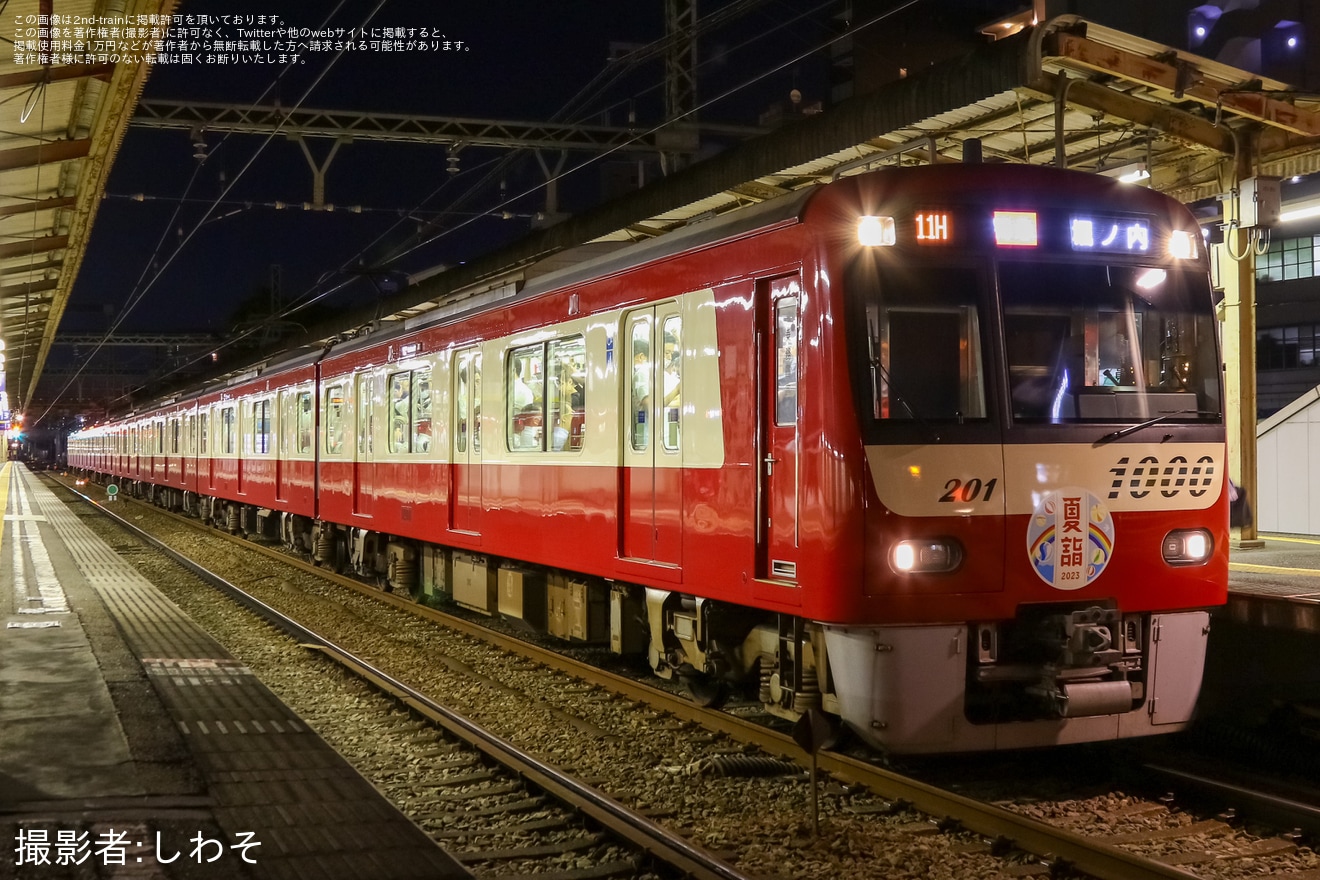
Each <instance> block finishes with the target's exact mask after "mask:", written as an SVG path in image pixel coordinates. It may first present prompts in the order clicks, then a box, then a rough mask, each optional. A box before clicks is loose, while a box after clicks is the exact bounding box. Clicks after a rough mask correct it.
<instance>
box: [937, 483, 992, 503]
mask: <svg viewBox="0 0 1320 880" xmlns="http://www.w3.org/2000/svg"><path fill="white" fill-rule="evenodd" d="M998 484H999V478H998V477H994V478H992V479H989V480H985V481H982V480H980V479H978V478H976V477H973V478H972V479H970V480H966V481H964V480H960V479H957V478H955V479H952V480H949V481H948V482H947V483H945V484H944V494H943V495H941V496H940V501H947V502H951V503H952V502H962V503H964V504H967V503H969V502H972V501H989V500H990V496H991V495H993V494H994V493H995V486H997V485H998Z"/></svg>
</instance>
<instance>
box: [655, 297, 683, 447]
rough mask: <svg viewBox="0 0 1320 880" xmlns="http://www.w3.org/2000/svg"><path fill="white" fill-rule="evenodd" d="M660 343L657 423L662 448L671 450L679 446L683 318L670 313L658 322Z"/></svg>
mask: <svg viewBox="0 0 1320 880" xmlns="http://www.w3.org/2000/svg"><path fill="white" fill-rule="evenodd" d="M661 330H662V331H663V333H662V338H663V343H664V360H663V361H662V362H661V365H660V370H661V373H660V376H661V382H662V388H661V393H663V394H664V397H663V398H662V400H661V405H660V406H661V408H660V413H661V423H662V424H663V425H664V433H663V435H662V436H661V442H662V443H663V444H664V448H665V449H667V450H669V451H671V452H673V451H674V450H677V449H678V448H679V439H680V438H679V428H680V425H681V422H680V420H679V410H680V409H681V408H682V406H683V400H682V394H683V334H682V330H683V319H682V318H680V317H679V316H678V315H670V316H669V317H668V318H665V321H664V324H662V325H661Z"/></svg>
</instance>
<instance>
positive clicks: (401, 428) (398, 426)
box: [389, 372, 412, 452]
mask: <svg viewBox="0 0 1320 880" xmlns="http://www.w3.org/2000/svg"><path fill="white" fill-rule="evenodd" d="M409 378H410V377H409V374H408V373H406V372H404V373H392V374H390V383H389V384H390V422H389V426H390V452H408V451H409V450H410V448H411V447H410V445H409V424H408V415H409V410H410V408H411V406H412V404H411V401H412V395H411V393H410V391H409V388H408V384H409Z"/></svg>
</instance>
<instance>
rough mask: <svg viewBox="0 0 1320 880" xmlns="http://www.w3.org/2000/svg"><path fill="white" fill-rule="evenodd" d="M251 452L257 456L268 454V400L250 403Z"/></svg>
mask: <svg viewBox="0 0 1320 880" xmlns="http://www.w3.org/2000/svg"><path fill="white" fill-rule="evenodd" d="M252 451H253V452H254V453H256V454H257V455H265V454H266V453H268V452H270V399H269V398H267V399H265V400H257V401H253V403H252Z"/></svg>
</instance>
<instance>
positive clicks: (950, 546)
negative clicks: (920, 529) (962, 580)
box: [889, 538, 963, 574]
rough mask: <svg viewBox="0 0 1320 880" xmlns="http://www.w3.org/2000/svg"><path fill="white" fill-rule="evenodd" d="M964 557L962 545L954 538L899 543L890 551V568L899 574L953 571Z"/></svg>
mask: <svg viewBox="0 0 1320 880" xmlns="http://www.w3.org/2000/svg"><path fill="white" fill-rule="evenodd" d="M962 555H963V554H962V545H961V544H959V543H958V542H957V541H955V540H953V539H952V538H934V539H924V540H919V541H918V540H910V541H899V542H898V543H897V544H895V545H894V546H893V547H891V548H890V550H889V567H890V568H892V569H893V570H894V571H896V572H898V573H899V574H913V573H916V572H941V571H953V570H954V569H955V568H957V567H958V566H959V565H960V564H962Z"/></svg>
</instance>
